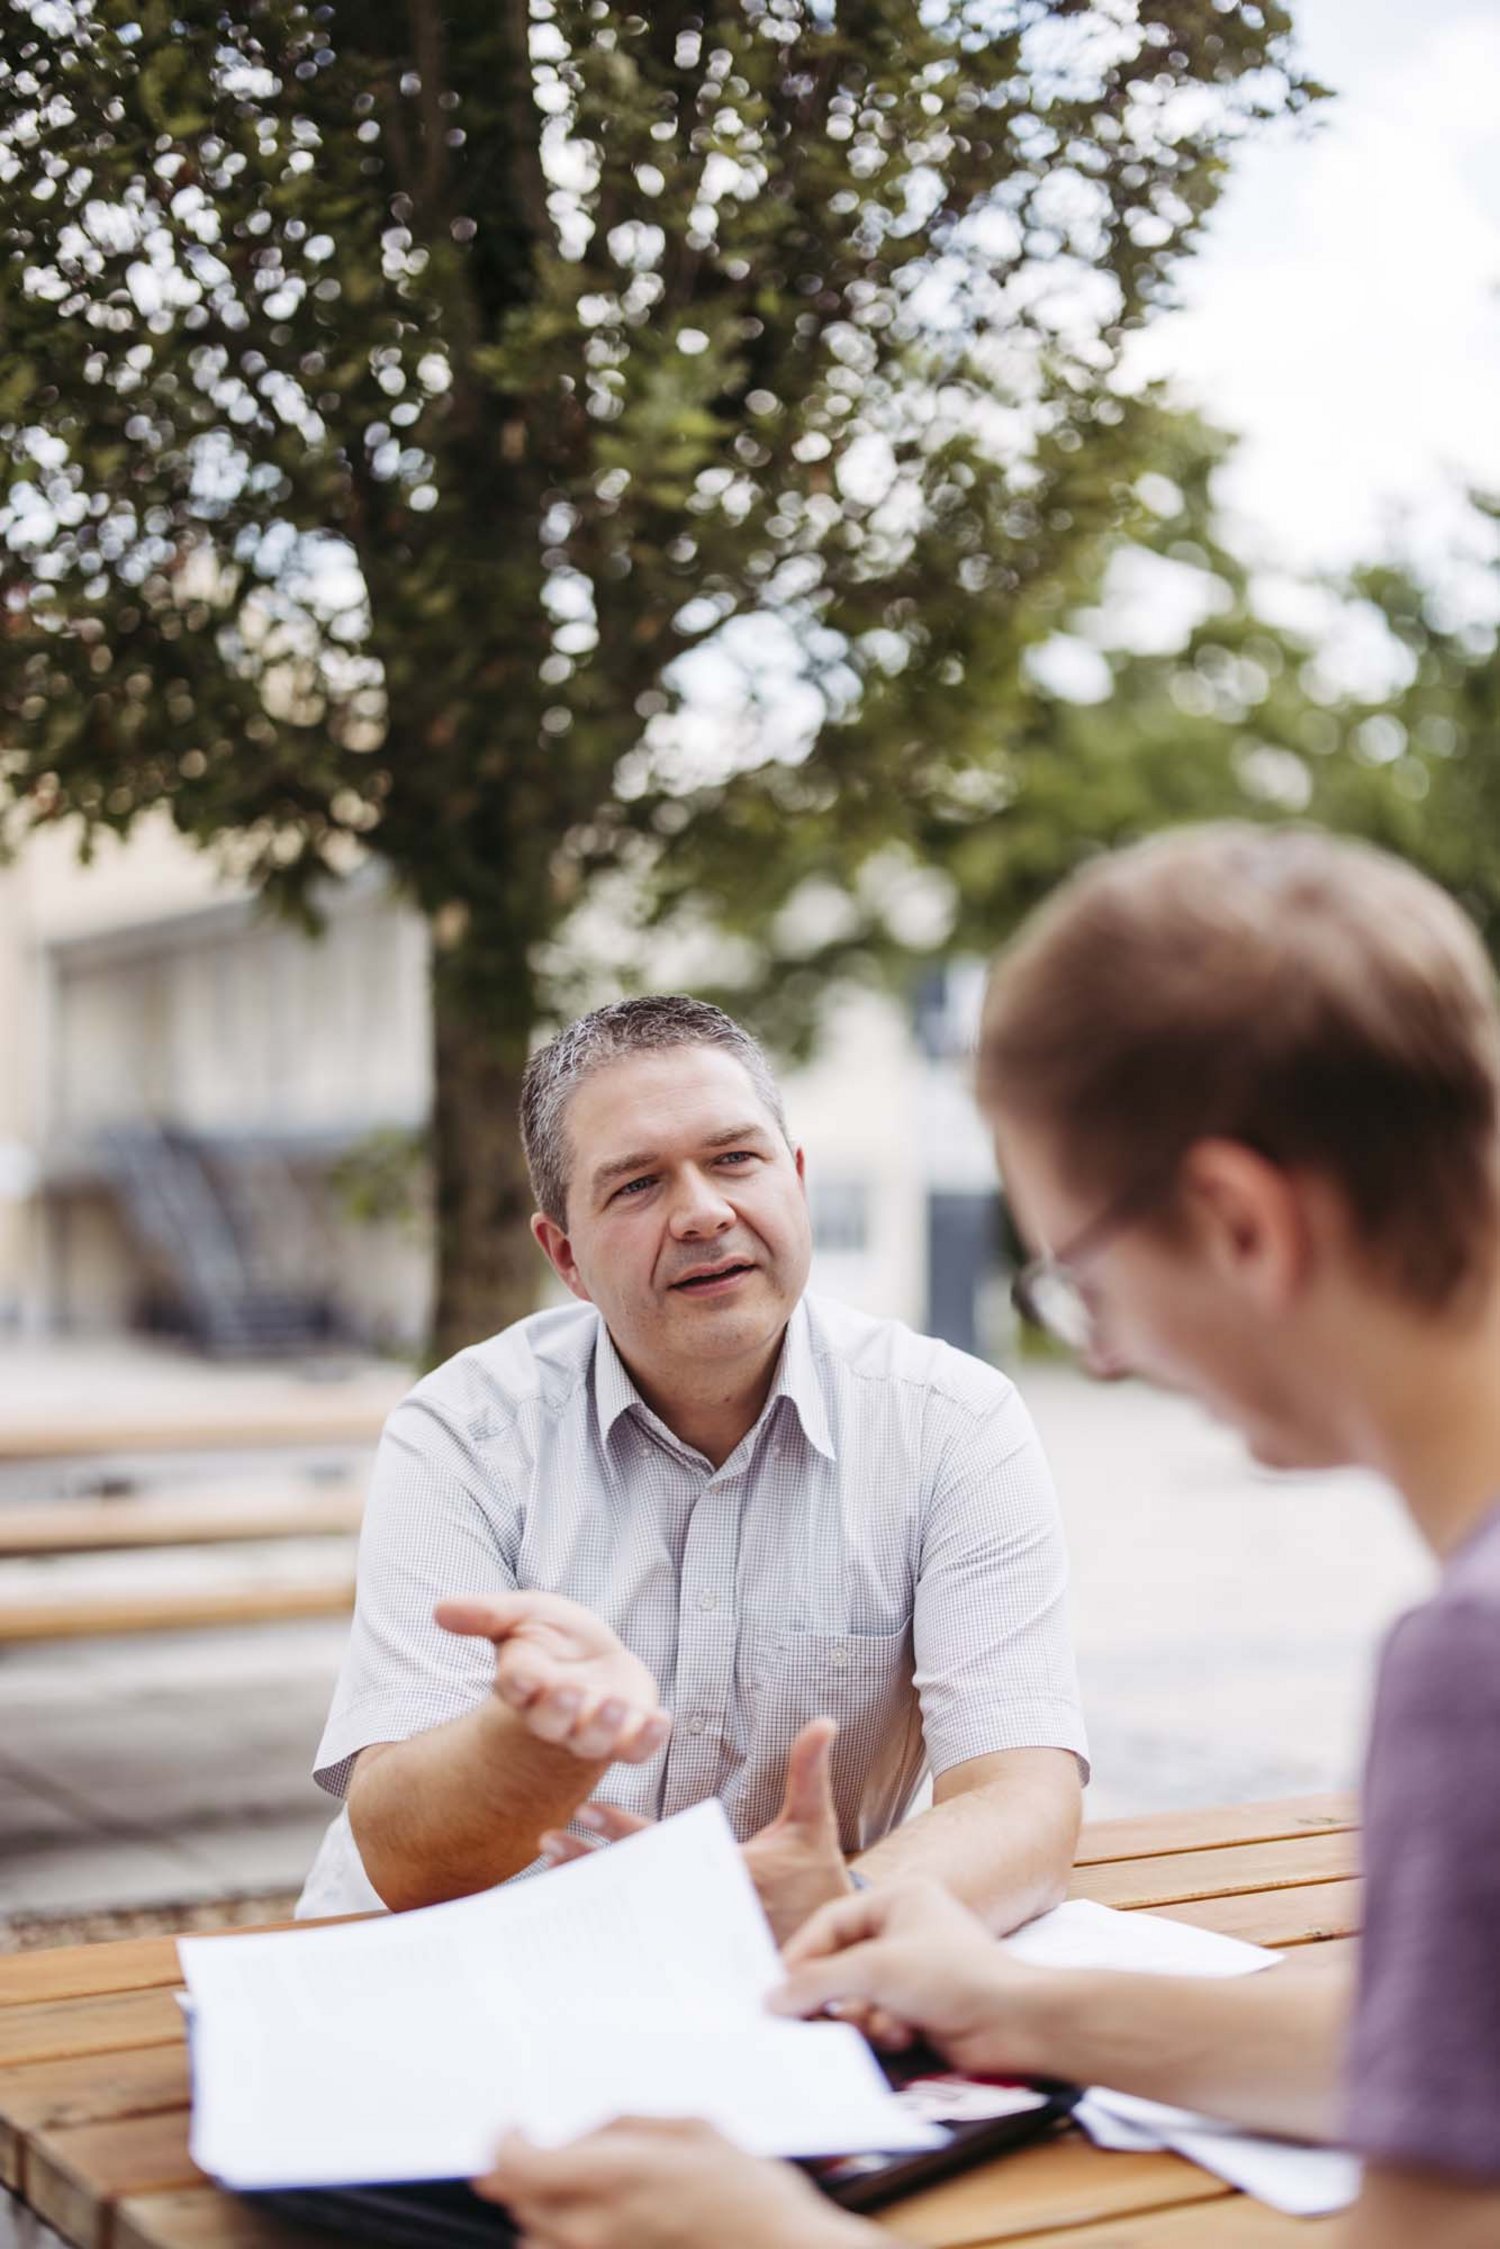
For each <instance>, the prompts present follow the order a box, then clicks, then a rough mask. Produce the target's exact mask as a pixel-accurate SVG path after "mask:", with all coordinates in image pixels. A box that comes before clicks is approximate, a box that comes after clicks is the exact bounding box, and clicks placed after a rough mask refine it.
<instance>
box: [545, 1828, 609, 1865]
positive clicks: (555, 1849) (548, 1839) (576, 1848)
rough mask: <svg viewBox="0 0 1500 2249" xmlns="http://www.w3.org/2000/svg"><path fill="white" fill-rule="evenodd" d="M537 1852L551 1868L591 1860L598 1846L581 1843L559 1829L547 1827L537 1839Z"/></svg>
mask: <svg viewBox="0 0 1500 2249" xmlns="http://www.w3.org/2000/svg"><path fill="white" fill-rule="evenodd" d="M536 1847H537V1851H538V1853H539V1854H540V1856H541V1857H542V1858H544V1859H547V1860H549V1861H550V1862H551V1864H552V1865H553V1866H568V1865H571V1863H572V1861H573V1860H574V1859H588V1858H592V1857H593V1855H594V1852H595V1851H596V1850H597V1848H598V1845H597V1844H594V1843H581V1842H580V1841H579V1839H578V1837H577V1836H576V1835H568V1834H565V1833H564V1831H563V1829H562V1828H560V1827H549V1828H548V1829H547V1831H546V1833H545V1834H544V1835H541V1836H538V1838H537V1846H536Z"/></svg>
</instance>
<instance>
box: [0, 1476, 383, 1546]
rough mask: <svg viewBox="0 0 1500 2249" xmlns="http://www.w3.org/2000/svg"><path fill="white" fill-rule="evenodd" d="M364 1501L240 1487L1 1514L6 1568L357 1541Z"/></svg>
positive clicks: (70, 1502) (331, 1489)
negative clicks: (70, 1557)
mask: <svg viewBox="0 0 1500 2249" xmlns="http://www.w3.org/2000/svg"><path fill="white" fill-rule="evenodd" d="M362 1513H363V1500H362V1498H361V1496H360V1494H359V1493H358V1492H357V1491H355V1490H353V1489H352V1488H350V1487H349V1486H347V1485H340V1484H302V1485H298V1484H283V1485H279V1486H270V1487H245V1488H243V1489H242V1488H241V1487H240V1486H238V1485H235V1484H229V1485H219V1486H209V1487H207V1488H204V1489H194V1490H192V1491H176V1490H174V1491H172V1492H168V1493H150V1494H147V1493H141V1494H137V1493H134V1492H132V1493H130V1494H128V1495H122V1496H120V1497H118V1498H110V1499H58V1500H43V1501H41V1502H40V1503H39V1504H27V1505H22V1506H13V1507H8V1506H0V1561H6V1562H14V1561H30V1560H35V1559H37V1558H39V1557H41V1556H45V1555H59V1554H106V1553H110V1552H129V1551H135V1550H138V1549H142V1548H148V1547H158V1546H225V1545H240V1544H242V1543H244V1542H245V1541H246V1540H253V1539H264V1538H336V1537H339V1536H345V1537H347V1536H352V1534H353V1533H354V1532H356V1531H357V1530H358V1529H359V1521H360V1516H361V1514H362Z"/></svg>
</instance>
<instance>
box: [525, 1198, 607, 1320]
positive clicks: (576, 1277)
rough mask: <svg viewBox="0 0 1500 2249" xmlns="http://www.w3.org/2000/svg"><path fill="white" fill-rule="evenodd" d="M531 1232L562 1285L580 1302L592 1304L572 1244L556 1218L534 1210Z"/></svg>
mask: <svg viewBox="0 0 1500 2249" xmlns="http://www.w3.org/2000/svg"><path fill="white" fill-rule="evenodd" d="M531 1232H532V1238H533V1240H534V1241H536V1243H537V1244H538V1245H539V1247H540V1249H541V1252H542V1255H543V1257H545V1258H546V1260H547V1263H548V1264H549V1265H550V1266H551V1268H552V1270H553V1272H554V1273H555V1274H556V1275H557V1277H558V1279H559V1280H560V1281H561V1282H562V1285H563V1287H564V1288H565V1289H571V1290H572V1292H573V1294H574V1295H575V1296H576V1297H578V1298H579V1299H580V1301H581V1302H582V1303H584V1304H592V1303H593V1301H594V1300H593V1298H592V1297H591V1296H590V1294H589V1292H588V1290H587V1289H586V1288H585V1287H584V1285H583V1275H582V1274H581V1273H580V1272H579V1270H578V1260H577V1258H576V1257H575V1256H574V1255H573V1244H572V1243H571V1242H570V1241H569V1239H568V1237H567V1235H566V1234H565V1233H564V1232H563V1230H562V1228H561V1227H560V1226H559V1225H558V1223H557V1220H556V1219H555V1218H548V1217H547V1215H546V1213H545V1212H544V1211H540V1210H539V1211H535V1212H533V1214H532V1219H531Z"/></svg>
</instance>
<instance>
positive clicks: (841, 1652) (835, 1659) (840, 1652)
mask: <svg viewBox="0 0 1500 2249" xmlns="http://www.w3.org/2000/svg"><path fill="white" fill-rule="evenodd" d="M828 1660H829V1662H830V1663H831V1664H833V1665H834V1666H835V1668H836V1669H837V1670H839V1671H845V1670H847V1669H848V1666H849V1650H848V1649H847V1648H835V1649H834V1651H833V1653H832V1655H831V1656H830V1657H829V1659H828Z"/></svg>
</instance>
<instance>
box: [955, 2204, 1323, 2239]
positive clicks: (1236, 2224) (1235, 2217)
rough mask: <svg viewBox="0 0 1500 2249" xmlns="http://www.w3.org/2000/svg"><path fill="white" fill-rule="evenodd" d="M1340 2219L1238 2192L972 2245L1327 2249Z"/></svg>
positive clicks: (998, 2236)
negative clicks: (1270, 2204)
mask: <svg viewBox="0 0 1500 2249" xmlns="http://www.w3.org/2000/svg"><path fill="white" fill-rule="evenodd" d="M1342 2223H1343V2220H1342V2218H1341V2217H1331V2218H1288V2217H1286V2216H1284V2215H1283V2213H1282V2212H1281V2211H1280V2210H1268V2209H1267V2208H1266V2206H1265V2204H1264V2203H1263V2202H1251V2201H1249V2200H1248V2199H1247V2198H1246V2197H1245V2196H1244V2195H1242V2194H1232V2195H1226V2196H1224V2197H1223V2198H1222V2199H1221V2200H1219V2201H1217V2202H1203V2203H1194V2204H1192V2205H1191V2206H1189V2207H1188V2208H1187V2209H1177V2210H1145V2211H1141V2212H1139V2213H1138V2214H1137V2215H1135V2216H1132V2217H1128V2218H1105V2219H1104V2220H1102V2221H1101V2222H1100V2223H1097V2224H1095V2225H1087V2226H1069V2227H1067V2228H1065V2229H1064V2230H1063V2231H1062V2232H1061V2233H1059V2232H1058V2231H1057V2230H1056V2229H1055V2228H1054V2229H1052V2230H1051V2231H1050V2232H1042V2233H1023V2234H1020V2235H1016V2234H1006V2233H995V2234H991V2235H990V2236H989V2238H988V2240H986V2241H985V2242H982V2243H980V2242H975V2243H973V2244H972V2245H971V2249H999V2245H1000V2244H1001V2243H1003V2244H1004V2249H1298V2245H1300V2244H1303V2243H1305V2244H1306V2249H1327V2245H1328V2244H1329V2243H1330V2241H1331V2240H1332V2239H1334V2238H1335V2237H1336V2236H1337V2235H1338V2233H1339V2230H1340V2227H1341V2225H1342Z"/></svg>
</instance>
